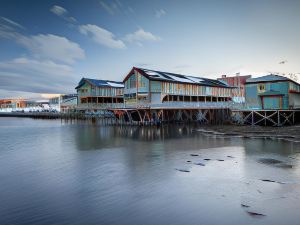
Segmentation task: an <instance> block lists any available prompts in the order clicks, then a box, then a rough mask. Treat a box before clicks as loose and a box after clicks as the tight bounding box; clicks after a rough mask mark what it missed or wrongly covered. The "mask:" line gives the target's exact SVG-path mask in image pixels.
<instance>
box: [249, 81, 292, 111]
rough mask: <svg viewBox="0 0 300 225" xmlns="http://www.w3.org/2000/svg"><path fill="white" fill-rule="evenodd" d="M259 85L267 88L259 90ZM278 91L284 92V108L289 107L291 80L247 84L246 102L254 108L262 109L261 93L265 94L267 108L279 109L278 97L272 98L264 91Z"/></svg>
mask: <svg viewBox="0 0 300 225" xmlns="http://www.w3.org/2000/svg"><path fill="white" fill-rule="evenodd" d="M259 85H264V87H265V90H264V91H261V92H259ZM268 92H276V94H282V109H288V108H289V82H288V81H284V82H273V83H271V82H270V83H263V82H262V83H255V84H251V83H250V84H246V104H247V105H248V106H249V107H250V108H252V109H262V102H261V97H260V96H261V95H262V96H265V97H264V98H265V105H264V106H265V109H267V108H268V109H278V108H279V107H278V97H276V98H271V97H267V96H268V95H267V94H266V95H264V93H268Z"/></svg>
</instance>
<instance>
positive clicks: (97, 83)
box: [75, 78, 124, 89]
mask: <svg viewBox="0 0 300 225" xmlns="http://www.w3.org/2000/svg"><path fill="white" fill-rule="evenodd" d="M85 82H89V83H90V84H92V85H94V86H96V87H113V88H124V84H123V83H122V82H117V81H111V80H97V79H90V78H82V79H81V80H80V81H79V83H78V86H77V87H76V88H75V89H77V88H80V87H81V86H82V85H84V83H85Z"/></svg>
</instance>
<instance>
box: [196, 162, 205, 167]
mask: <svg viewBox="0 0 300 225" xmlns="http://www.w3.org/2000/svg"><path fill="white" fill-rule="evenodd" d="M195 165H198V166H205V164H204V163H201V162H198V163H195Z"/></svg>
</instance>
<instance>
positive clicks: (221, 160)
mask: <svg viewBox="0 0 300 225" xmlns="http://www.w3.org/2000/svg"><path fill="white" fill-rule="evenodd" d="M217 161H220V162H223V161H225V160H224V159H217Z"/></svg>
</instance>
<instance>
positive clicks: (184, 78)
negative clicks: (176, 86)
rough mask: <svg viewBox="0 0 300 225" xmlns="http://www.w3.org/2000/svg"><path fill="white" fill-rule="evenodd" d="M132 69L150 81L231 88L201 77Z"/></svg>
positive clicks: (220, 82) (225, 84)
mask: <svg viewBox="0 0 300 225" xmlns="http://www.w3.org/2000/svg"><path fill="white" fill-rule="evenodd" d="M134 69H137V70H139V71H140V72H141V73H142V74H143V75H145V76H146V77H147V78H148V79H150V80H157V81H169V82H176V83H187V84H198V85H206V86H217V87H231V86H229V85H228V84H227V83H224V82H222V81H218V80H213V79H208V78H203V77H195V76H189V75H182V74H176V73H169V72H162V71H156V70H150V69H143V68H137V67H134Z"/></svg>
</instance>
